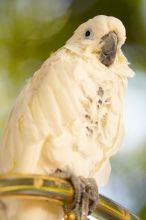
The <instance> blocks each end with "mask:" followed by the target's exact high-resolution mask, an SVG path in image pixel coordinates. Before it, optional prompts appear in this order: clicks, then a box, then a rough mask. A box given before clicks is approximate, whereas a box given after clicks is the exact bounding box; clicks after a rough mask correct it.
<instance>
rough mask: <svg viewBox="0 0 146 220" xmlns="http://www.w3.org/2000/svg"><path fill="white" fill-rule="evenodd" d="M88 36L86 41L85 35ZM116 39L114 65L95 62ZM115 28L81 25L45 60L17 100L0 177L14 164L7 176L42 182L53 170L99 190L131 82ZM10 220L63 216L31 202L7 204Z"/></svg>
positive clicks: (106, 22) (109, 21)
mask: <svg viewBox="0 0 146 220" xmlns="http://www.w3.org/2000/svg"><path fill="white" fill-rule="evenodd" d="M89 28H90V29H92V32H93V33H92V34H93V36H92V39H85V37H84V33H85V31H86V30H87V29H89ZM109 32H114V33H116V35H117V38H118V46H117V53H116V57H115V61H114V63H113V64H112V65H110V66H108V67H107V66H105V65H104V64H102V63H101V61H100V59H99V54H100V51H101V45H102V43H101V39H102V37H103V36H105V35H106V34H108V33H109ZM124 41H125V28H124V26H123V25H122V23H121V22H120V21H119V20H118V19H116V18H114V17H107V16H97V17H94V18H93V19H90V20H89V21H87V22H86V23H84V24H82V25H81V26H80V27H79V28H78V29H77V30H76V31H75V33H74V35H73V36H72V37H71V38H70V39H69V40H68V41H67V43H66V44H65V46H63V47H62V48H61V49H59V50H58V51H57V52H56V53H54V54H53V55H52V56H51V57H50V58H48V59H47V60H46V61H45V63H44V64H43V65H42V66H41V68H40V69H39V70H38V71H37V72H36V73H35V74H34V76H33V77H32V78H31V79H30V80H29V82H28V83H27V84H26V86H25V87H24V89H23V90H22V92H21V94H20V95H19V96H18V98H17V100H16V103H15V105H14V108H13V110H12V112H11V114H10V117H9V120H8V123H7V126H6V130H5V134H4V137H3V140H2V144H1V146H0V173H7V172H8V171H9V170H11V168H12V164H13V162H14V161H15V162H16V166H15V168H14V169H13V171H12V172H14V173H38V174H45V175H49V174H52V173H54V171H55V170H56V169H57V168H60V169H62V170H65V171H70V172H73V173H74V174H75V175H77V176H78V175H82V176H85V177H89V176H90V177H94V178H96V181H97V184H98V186H99V187H100V186H103V185H105V184H106V182H107V180H108V176H109V173H110V163H109V158H110V157H111V156H112V155H114V154H115V153H116V152H117V150H118V149H119V147H120V142H121V138H122V136H123V97H124V90H125V87H126V85H127V77H131V76H133V71H132V70H131V69H130V68H129V67H128V63H127V60H126V58H125V57H124V55H123V54H122V52H121V46H122V44H123V43H124ZM5 203H6V205H7V215H8V219H9V220H12V219H14V220H26V219H27V220H31V219H35V220H40V219H41V220H48V219H53V220H60V219H61V216H62V209H61V207H59V206H58V205H56V204H50V203H48V202H38V201H25V200H14V199H13V200H12V199H11V200H8V201H5Z"/></svg>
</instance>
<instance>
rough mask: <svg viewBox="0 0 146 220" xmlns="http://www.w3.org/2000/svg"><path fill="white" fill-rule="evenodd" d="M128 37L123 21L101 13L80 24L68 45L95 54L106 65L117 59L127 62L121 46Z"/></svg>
mask: <svg viewBox="0 0 146 220" xmlns="http://www.w3.org/2000/svg"><path fill="white" fill-rule="evenodd" d="M125 39H126V31H125V28H124V26H123V24H122V22H121V21H120V20H119V19H117V18H115V17H110V16H104V15H99V16H96V17H94V18H92V19H90V20H88V21H87V22H85V23H83V24H82V25H80V26H79V27H78V28H77V29H76V31H75V32H74V34H73V36H72V37H71V38H70V39H69V40H68V41H67V43H66V45H67V46H69V47H72V48H74V49H75V48H76V50H77V49H79V50H80V51H82V53H86V54H89V55H95V56H96V57H97V58H98V60H100V62H101V63H102V64H103V65H105V66H106V67H109V66H111V65H112V64H113V63H114V62H116V60H117V59H118V62H119V61H120V62H125V57H124V55H123V53H122V51H121V46H122V45H123V44H124V42H125Z"/></svg>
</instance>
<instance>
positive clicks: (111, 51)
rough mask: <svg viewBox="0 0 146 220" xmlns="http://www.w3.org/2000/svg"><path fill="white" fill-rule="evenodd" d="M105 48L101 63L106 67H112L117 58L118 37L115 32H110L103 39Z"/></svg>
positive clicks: (102, 48)
mask: <svg viewBox="0 0 146 220" xmlns="http://www.w3.org/2000/svg"><path fill="white" fill-rule="evenodd" d="M101 42H102V43H103V46H102V47H101V54H100V57H99V59H100V61H101V63H102V64H104V65H105V66H107V67H108V66H110V65H111V64H112V63H113V62H114V60H115V56H116V52H117V43H118V39H117V35H116V34H115V33H114V32H109V33H108V34H106V35H105V36H103V37H102V41H101Z"/></svg>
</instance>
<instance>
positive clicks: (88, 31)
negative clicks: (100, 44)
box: [84, 29, 93, 39]
mask: <svg viewBox="0 0 146 220" xmlns="http://www.w3.org/2000/svg"><path fill="white" fill-rule="evenodd" d="M84 36H85V38H86V39H92V38H93V32H92V30H91V29H88V30H86V32H85V35H84Z"/></svg>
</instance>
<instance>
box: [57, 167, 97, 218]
mask: <svg viewBox="0 0 146 220" xmlns="http://www.w3.org/2000/svg"><path fill="white" fill-rule="evenodd" d="M55 176H57V177H60V178H63V179H68V180H69V181H70V182H71V184H72V185H73V188H74V191H75V194H74V200H73V202H72V203H71V204H69V205H64V213H65V217H64V219H65V220H71V219H72V220H87V219H88V218H87V216H88V215H90V214H91V213H92V212H93V211H94V210H95V208H96V204H97V200H98V188H97V185H96V182H95V180H94V179H93V178H84V177H76V176H74V175H73V174H71V173H69V172H64V171H62V170H60V169H57V170H56V172H55Z"/></svg>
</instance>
